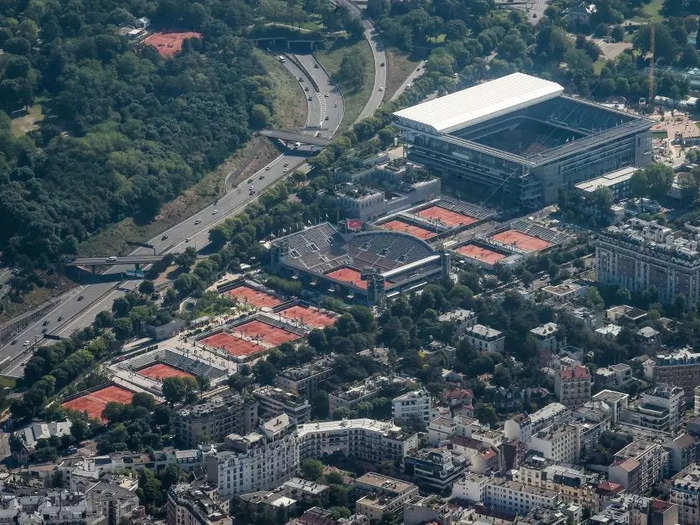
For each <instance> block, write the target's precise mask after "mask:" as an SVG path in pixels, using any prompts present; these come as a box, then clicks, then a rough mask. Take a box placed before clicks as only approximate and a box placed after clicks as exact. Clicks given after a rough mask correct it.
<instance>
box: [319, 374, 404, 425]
mask: <svg viewBox="0 0 700 525" xmlns="http://www.w3.org/2000/svg"><path fill="white" fill-rule="evenodd" d="M415 385H416V383H415V381H413V380H412V379H408V378H405V377H399V376H372V377H368V378H367V379H364V380H362V381H358V382H357V383H354V384H352V385H350V386H349V387H345V388H339V389H338V390H335V391H333V392H330V393H329V394H328V414H329V416H330V417H334V415H335V412H336V411H337V410H339V409H346V410H352V409H354V408H356V407H357V405H359V404H360V403H363V402H365V401H369V400H370V399H374V398H375V397H377V396H379V395H380V393H381V392H382V391H384V390H387V389H391V390H393V391H394V392H396V390H399V392H402V391H406V390H408V389H410V388H415Z"/></svg>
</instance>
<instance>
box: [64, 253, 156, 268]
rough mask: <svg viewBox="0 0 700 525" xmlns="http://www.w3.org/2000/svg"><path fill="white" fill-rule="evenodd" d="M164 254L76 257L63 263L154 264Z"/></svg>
mask: <svg viewBox="0 0 700 525" xmlns="http://www.w3.org/2000/svg"><path fill="white" fill-rule="evenodd" d="M162 258H163V256H162V255H136V254H135V255H127V256H126V257H107V256H105V257H76V258H75V259H73V260H71V261H66V262H65V263H63V265H64V266H116V265H119V264H153V263H154V262H158V261H160V260H161V259H162Z"/></svg>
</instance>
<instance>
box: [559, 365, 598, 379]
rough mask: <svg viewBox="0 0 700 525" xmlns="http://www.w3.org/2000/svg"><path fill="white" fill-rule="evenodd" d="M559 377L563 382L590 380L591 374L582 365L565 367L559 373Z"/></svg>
mask: <svg viewBox="0 0 700 525" xmlns="http://www.w3.org/2000/svg"><path fill="white" fill-rule="evenodd" d="M559 377H561V378H562V379H564V380H570V379H590V378H591V373H590V372H589V371H588V368H586V367H585V366H583V365H576V366H566V367H564V368H562V369H561V370H560V371H559Z"/></svg>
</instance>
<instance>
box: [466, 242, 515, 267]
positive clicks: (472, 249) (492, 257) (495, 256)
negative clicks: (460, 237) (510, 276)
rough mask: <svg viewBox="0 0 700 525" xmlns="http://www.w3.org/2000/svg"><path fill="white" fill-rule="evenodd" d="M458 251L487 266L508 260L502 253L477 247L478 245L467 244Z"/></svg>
mask: <svg viewBox="0 0 700 525" xmlns="http://www.w3.org/2000/svg"><path fill="white" fill-rule="evenodd" d="M456 251H457V253H460V254H462V255H464V256H465V257H470V258H471V259H476V260H477V261H481V262H483V263H486V264H496V263H497V262H498V261H500V260H502V259H505V258H506V256H505V255H503V254H502V253H498V252H495V251H493V250H489V249H488V248H483V247H481V246H477V245H476V244H465V245H464V246H460V247H459V248H457V250H456Z"/></svg>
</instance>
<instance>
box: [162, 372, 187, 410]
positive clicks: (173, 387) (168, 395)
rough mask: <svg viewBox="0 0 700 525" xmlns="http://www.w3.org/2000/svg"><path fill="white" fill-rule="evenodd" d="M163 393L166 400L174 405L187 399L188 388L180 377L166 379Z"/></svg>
mask: <svg viewBox="0 0 700 525" xmlns="http://www.w3.org/2000/svg"><path fill="white" fill-rule="evenodd" d="M162 391H163V397H164V398H165V400H166V401H167V402H168V403H170V404H171V405H173V404H175V403H178V402H180V401H182V400H183V399H184V398H185V393H186V391H187V387H186V385H185V383H184V381H183V380H182V378H180V377H166V378H165V379H164V380H163V386H162Z"/></svg>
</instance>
